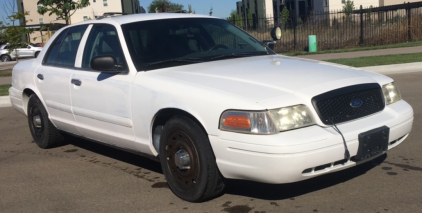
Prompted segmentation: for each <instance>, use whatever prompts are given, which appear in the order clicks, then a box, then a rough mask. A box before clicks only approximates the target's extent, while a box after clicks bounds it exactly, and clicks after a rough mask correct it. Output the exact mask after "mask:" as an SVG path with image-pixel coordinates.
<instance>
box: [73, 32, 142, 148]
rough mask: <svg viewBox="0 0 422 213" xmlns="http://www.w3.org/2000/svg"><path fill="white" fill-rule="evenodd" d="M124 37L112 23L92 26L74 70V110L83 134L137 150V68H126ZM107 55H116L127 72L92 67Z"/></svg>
mask: <svg viewBox="0 0 422 213" xmlns="http://www.w3.org/2000/svg"><path fill="white" fill-rule="evenodd" d="M120 33H121V31H120ZM122 39H123V36H119V32H118V31H117V29H116V28H115V27H114V26H113V25H108V24H95V25H93V27H92V29H91V31H90V34H89V36H88V39H87V41H86V45H85V47H84V50H83V54H82V55H81V56H80V61H81V63H80V65H78V67H79V68H80V69H78V70H74V71H73V72H72V76H71V79H72V82H73V84H72V85H71V99H72V111H73V113H74V115H75V120H76V123H77V126H78V129H79V132H80V133H81V135H82V136H84V137H87V138H91V139H94V140H97V141H101V142H105V143H109V144H113V145H116V146H119V147H124V148H128V149H133V150H137V148H136V146H135V143H134V141H135V135H134V131H133V124H132V115H131V108H130V103H131V102H130V94H131V84H132V81H133V78H134V76H135V75H136V71H132V72H129V69H127V63H126V60H125V56H124V54H123V51H122V46H121V42H120V40H122ZM106 55H107V56H110V55H111V56H114V57H115V58H116V60H117V62H118V63H119V64H120V65H122V66H123V67H125V69H126V71H123V72H121V73H105V72H101V71H95V70H92V69H91V66H90V62H91V60H92V59H93V58H94V57H99V56H106ZM78 57H79V56H78Z"/></svg>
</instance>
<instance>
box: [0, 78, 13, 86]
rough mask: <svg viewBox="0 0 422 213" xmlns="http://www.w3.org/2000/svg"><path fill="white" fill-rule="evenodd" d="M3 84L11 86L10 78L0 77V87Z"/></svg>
mask: <svg viewBox="0 0 422 213" xmlns="http://www.w3.org/2000/svg"><path fill="white" fill-rule="evenodd" d="M3 84H12V76H10V77H0V85H3Z"/></svg>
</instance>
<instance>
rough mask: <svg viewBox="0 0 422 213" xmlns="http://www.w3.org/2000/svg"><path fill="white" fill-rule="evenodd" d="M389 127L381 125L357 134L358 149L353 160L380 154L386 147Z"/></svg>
mask: <svg viewBox="0 0 422 213" xmlns="http://www.w3.org/2000/svg"><path fill="white" fill-rule="evenodd" d="M389 136H390V128H388V127H387V126H382V127H379V128H376V129H372V130H369V131H367V132H363V133H360V134H359V149H358V153H357V155H356V156H355V157H354V160H355V161H361V160H365V159H368V158H370V157H372V156H375V155H379V154H382V153H383V152H385V151H387V149H388V139H389Z"/></svg>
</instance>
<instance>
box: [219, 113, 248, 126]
mask: <svg viewBox="0 0 422 213" xmlns="http://www.w3.org/2000/svg"><path fill="white" fill-rule="evenodd" d="M224 126H229V127H238V128H243V129H249V128H251V121H250V120H249V118H248V117H246V116H239V115H229V116H227V117H226V118H225V119H224Z"/></svg>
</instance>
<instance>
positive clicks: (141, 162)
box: [66, 136, 387, 200]
mask: <svg viewBox="0 0 422 213" xmlns="http://www.w3.org/2000/svg"><path fill="white" fill-rule="evenodd" d="M66 143H67V144H71V145H74V146H76V147H79V148H81V149H85V150H87V151H90V152H93V153H96V154H99V155H103V156H105V157H109V158H112V159H115V160H118V161H122V162H125V163H128V164H131V165H134V166H137V167H140V168H143V169H148V170H150V171H153V172H156V173H159V174H163V172H162V170H161V165H160V163H159V162H158V161H154V160H151V159H149V158H147V157H144V156H140V155H136V154H133V153H130V152H127V151H124V150H119V149H116V148H113V147H109V146H107V145H103V144H99V143H95V142H92V141H89V140H84V139H81V138H78V137H74V136H66ZM386 158H387V154H383V155H381V156H379V157H377V158H375V159H373V160H371V161H368V162H366V163H363V164H360V165H358V166H355V167H352V168H349V169H346V170H343V171H339V172H334V173H330V174H326V175H322V176H318V177H315V178H311V179H308V180H304V181H300V182H296V183H288V184H265V183H258V182H254V181H246V180H226V189H225V190H224V192H223V194H222V195H224V194H232V195H239V196H245V197H250V198H256V199H265V200H284V199H294V197H297V196H301V195H304V194H308V193H311V192H314V191H318V190H322V189H325V188H329V187H332V186H335V185H337V184H340V183H343V182H346V181H349V180H351V179H354V178H356V177H359V176H361V175H363V174H365V173H366V172H367V171H369V170H371V169H373V168H374V167H376V166H379V165H380V164H381V163H382V162H383V161H384V160H385V159H386ZM220 196H221V195H220Z"/></svg>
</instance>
